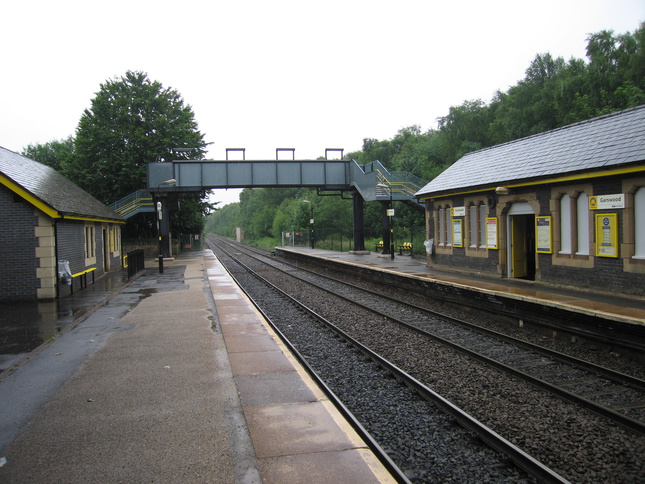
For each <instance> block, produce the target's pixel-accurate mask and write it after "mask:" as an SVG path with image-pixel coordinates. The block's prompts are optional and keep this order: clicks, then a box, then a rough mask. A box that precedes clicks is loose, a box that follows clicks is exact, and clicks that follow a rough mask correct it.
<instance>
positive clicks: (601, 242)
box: [596, 213, 618, 257]
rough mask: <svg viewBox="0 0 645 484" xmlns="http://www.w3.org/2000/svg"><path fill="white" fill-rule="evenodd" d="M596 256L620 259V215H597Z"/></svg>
mask: <svg viewBox="0 0 645 484" xmlns="http://www.w3.org/2000/svg"><path fill="white" fill-rule="evenodd" d="M596 256H598V257H618V214H616V213H597V214H596Z"/></svg>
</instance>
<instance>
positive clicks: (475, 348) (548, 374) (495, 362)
mask: <svg viewBox="0 0 645 484" xmlns="http://www.w3.org/2000/svg"><path fill="white" fill-rule="evenodd" d="M233 250H235V251H236V252H238V253H240V255H241V252H249V251H248V249H246V248H242V247H239V246H236V248H234V249H233ZM246 257H251V255H249V254H247V255H246ZM253 257H258V256H257V255H253ZM260 257H261V258H263V259H264V261H263V262H262V264H265V263H270V266H266V265H263V266H257V267H254V270H256V271H261V272H262V275H263V277H266V278H267V279H269V280H273V281H274V282H277V281H279V280H280V279H283V278H285V277H287V276H285V275H284V274H286V273H288V277H296V278H297V279H298V281H299V282H297V283H295V286H294V285H293V284H294V283H291V286H290V285H289V284H286V283H284V282H280V284H281V285H285V287H289V288H290V289H287V291H288V292H289V293H290V294H291V293H297V292H299V289H302V288H304V286H305V283H306V284H313V285H315V287H316V291H321V290H325V291H326V295H325V296H320V293H319V292H318V295H317V296H311V295H310V296H309V298H310V299H313V300H318V304H319V310H320V312H322V313H325V312H329V311H328V310H329V309H330V308H329V307H328V306H331V304H330V303H329V301H330V300H331V299H332V298H341V297H342V299H343V300H344V301H345V303H346V304H348V303H351V304H359V305H361V306H362V309H360V310H354V311H357V312H355V317H354V318H353V319H355V320H358V321H360V322H361V324H360V325H361V326H364V327H366V328H367V329H362V330H360V329H356V328H355V327H354V326H356V324H355V322H352V321H349V322H346V323H343V324H345V325H346V328H351V330H350V331H351V332H352V333H354V334H357V335H360V337H359V338H358V339H361V341H363V340H364V338H365V337H367V335H366V334H365V333H370V332H372V333H373V332H374V331H375V329H374V328H375V327H378V331H379V332H386V333H387V334H390V335H391V336H390V340H389V344H387V343H386V344H385V345H384V346H383V347H382V348H379V350H378V352H379V353H381V354H382V355H387V356H386V357H387V358H388V359H393V360H394V361H395V362H396V361H397V358H402V357H399V356H397V353H400V351H401V350H400V349H397V348H398V345H399V344H400V345H401V346H402V347H406V348H407V350H406V351H408V355H407V356H406V357H405V358H402V359H403V360H405V359H407V360H412V361H414V356H413V355H415V354H416V355H417V356H416V358H417V359H423V353H422V351H423V347H424V346H428V345H429V343H427V342H425V343H424V342H423V341H424V340H426V339H429V338H431V339H432V341H433V342H434V343H435V344H440V345H441V346H442V347H444V348H445V347H446V346H449V347H451V348H452V349H453V350H457V351H459V352H460V353H462V354H467V355H468V358H469V359H472V358H475V359H477V360H479V361H480V362H482V363H485V365H486V366H489V367H490V366H493V367H495V368H497V369H498V370H500V369H503V371H505V372H506V373H508V372H510V373H511V374H512V375H513V378H522V379H523V380H527V381H531V382H532V383H531V384H532V385H534V386H539V387H542V388H543V389H548V390H549V391H554V390H552V389H551V387H552V384H551V383H548V384H547V383H546V380H547V379H551V380H555V381H566V382H568V384H567V385H565V386H566V388H565V389H564V390H563V389H562V388H560V389H558V390H557V392H556V393H558V395H559V398H565V399H567V400H568V401H575V402H576V412H577V411H578V410H579V409H578V408H577V406H578V405H583V406H584V407H585V408H589V409H593V411H594V412H597V413H599V414H601V415H603V418H611V419H613V421H615V422H618V423H619V424H620V425H621V426H623V427H628V428H630V429H631V431H632V432H633V431H635V432H640V431H641V427H639V426H642V422H640V421H639V420H638V419H637V418H636V419H634V418H632V417H633V414H634V413H636V414H637V415H640V414H638V407H639V406H638V401H639V400H638V399H639V395H640V394H639V393H638V392H641V391H642V386H645V385H641V383H642V382H640V381H638V379H631V377H628V376H627V375H622V374H617V373H616V372H606V371H604V370H603V369H601V368H598V367H594V366H588V365H584V364H583V363H582V362H575V361H574V360H571V359H570V358H568V357H566V355H559V354H555V353H554V352H549V351H545V350H544V349H543V348H536V347H531V346H527V344H526V343H524V342H518V341H514V340H512V339H509V338H507V337H505V336H503V335H498V334H494V333H493V332H488V331H485V330H483V329H482V328H477V327H472V325H470V324H468V323H467V322H464V321H459V320H455V319H454V318H446V316H445V315H437V314H432V313H429V312H428V311H427V310H425V309H423V308H419V307H416V306H413V305H410V304H404V303H403V302H401V301H398V300H396V301H393V300H391V299H390V300H387V299H386V300H384V299H383V295H382V294H378V293H377V292H374V291H366V290H365V288H358V287H356V286H351V285H348V284H347V283H346V282H341V281H337V280H332V278H328V277H327V278H325V279H322V278H321V277H320V275H313V274H311V273H309V272H307V271H304V270H303V269H302V267H295V266H289V265H285V264H284V263H276V262H275V261H272V260H270V259H271V258H270V257H267V256H266V255H264V256H260ZM253 264H259V263H255V262H253ZM298 286H300V287H298ZM294 287H295V288H296V289H294ZM308 290H309V289H308ZM311 290H313V289H311ZM321 301H324V302H322V303H321ZM384 301H385V302H384ZM308 304H309V303H308ZM314 306H315V304H314ZM365 307H367V308H368V309H365ZM332 312H333V311H332ZM367 313H371V315H368V314H367ZM356 315H357V316H356ZM339 319H342V318H339ZM349 319H350V320H351V319H352V318H349ZM446 319H448V320H449V321H446ZM369 320H376V321H378V322H377V323H374V324H376V326H375V325H374V324H372V325H370V324H363V323H364V322H366V321H369ZM335 322H336V323H337V322H338V321H335ZM341 326H342V324H341ZM348 332H349V331H348ZM415 339H416V340H417V341H414V340H415ZM411 341H414V343H415V346H416V347H420V348H421V349H419V350H414V349H411V347H410V345H411V344H412V343H410V342H411ZM395 343H396V344H395ZM375 346H378V344H375ZM440 351H441V350H440ZM392 355H393V356H392ZM518 361H522V364H521V365H518V364H517V363H516V364H515V365H513V364H512V363H513V362H518ZM571 365H575V366H571ZM398 366H401V367H402V368H406V366H408V367H409V368H411V371H410V370H409V372H410V373H412V374H414V376H415V377H416V378H418V379H419V380H422V381H423V380H425V381H426V383H428V384H430V385H432V386H435V385H436V384H437V383H441V380H442V377H441V374H440V373H441V371H439V372H437V370H436V368H435V370H434V371H433V370H429V371H428V370H425V369H424V370H419V369H417V368H415V367H416V366H419V365H418V364H415V363H413V362H412V363H401V364H399V365H398ZM425 366H427V365H425ZM547 369H548V370H547ZM463 371H479V370H476V369H474V366H472V364H471V366H470V370H462V372H463ZM601 371H602V372H603V377H602V379H603V383H602V384H600V383H597V382H598V381H599V380H598V377H597V376H596V374H597V373H600V372H601ZM458 373H459V372H458ZM531 374H532V375H531ZM466 379H467V378H466ZM572 382H575V383H572ZM606 382H608V383H606ZM483 385H484V388H486V391H487V392H488V391H489V390H490V389H491V387H492V386H494V383H492V384H491V383H486V382H484V383H483ZM576 385H580V386H585V387H586V388H589V387H592V386H595V388H598V387H600V388H602V389H603V390H600V391H594V392H593V393H594V395H593V396H594V397H597V396H599V395H600V393H602V392H603V391H605V393H606V392H607V391H609V393H612V395H613V394H614V393H615V394H617V395H622V396H623V397H624V396H625V395H628V398H627V399H623V400H622V401H621V402H622V403H619V404H618V405H617V404H616V402H617V400H616V398H613V399H612V407H613V408H602V406H601V407H598V404H597V403H596V402H592V401H591V400H590V398H588V397H589V394H585V395H582V396H581V395H576V394H575V393H574V392H572V391H570V390H571V389H572V388H575V387H576ZM613 388H618V389H619V390H621V391H620V392H615V391H614V390H613ZM469 391H471V392H472V391H473V390H472V389H471V390H469ZM614 397H615V395H614ZM451 398H454V397H451ZM505 398H509V399H510V398H513V397H505ZM533 398H534V399H535V397H533ZM540 398H542V397H540ZM624 402H627V404H625V403H624ZM634 403H635V404H634ZM547 405H548V404H547ZM617 407H618V408H620V409H622V410H623V411H624V410H625V409H629V411H630V412H631V414H632V415H626V414H627V413H629V412H625V413H621V412H619V411H617ZM519 408H520V409H521V410H518V407H517V406H516V407H515V409H514V410H506V412H513V413H514V414H516V415H515V416H517V414H522V412H525V409H526V408H529V407H527V405H526V404H521V405H520V406H519ZM634 410H636V412H634ZM477 413H478V414H479V416H480V417H482V416H483V420H484V421H485V422H486V423H487V424H489V422H492V421H495V420H496V418H491V417H489V416H488V415H487V413H486V412H485V411H482V409H481V408H477V409H476V411H475V414H477ZM538 413H539V414H540V415H542V412H538ZM536 418H537V417H536ZM581 418H583V419H586V418H587V417H581ZM538 425H539V424H538ZM574 426H575V423H574ZM582 427H585V426H584V425H583V426H582ZM528 432H530V430H529V431H528ZM511 435H514V434H513V433H511ZM564 435H566V434H564ZM571 438H572V439H573V438H574V437H571ZM630 438H631V439H633V440H635V442H636V444H635V447H634V449H635V451H636V452H638V450H637V449H642V445H643V443H642V435H641V436H640V437H639V436H638V435H636V436H633V435H632V436H631V437H630ZM515 440H516V441H517V442H520V443H521V442H524V443H525V442H526V441H527V439H526V435H525V436H524V437H523V438H516V439H515ZM529 440H531V439H529ZM583 440H584V439H583ZM537 447H539V446H537ZM527 450H531V446H529V447H528V448H527ZM531 453H532V452H531ZM558 461H559V460H558V459H555V460H554V462H558ZM557 465H560V466H562V465H563V464H562V463H558V464H557ZM629 465H630V466H633V463H630V464H629ZM595 467H598V465H597V464H596V466H595ZM601 467H602V465H601ZM556 468H557V467H556ZM606 468H607V469H611V466H606ZM558 470H559V469H558ZM583 472H584V469H578V470H576V471H573V472H571V475H572V476H574V477H576V475H577V474H581V473H583ZM593 472H596V471H593ZM599 472H600V474H602V473H603V470H602V468H601V469H600V470H599ZM610 472H611V471H609V472H608V473H610ZM563 475H565V476H567V473H566V472H565V473H563ZM567 477H568V476H567ZM574 480H575V479H574ZM606 482H611V480H609V481H606ZM616 482H626V481H623V480H620V481H616ZM627 482H628V481H627ZM635 482H636V481H635Z"/></svg>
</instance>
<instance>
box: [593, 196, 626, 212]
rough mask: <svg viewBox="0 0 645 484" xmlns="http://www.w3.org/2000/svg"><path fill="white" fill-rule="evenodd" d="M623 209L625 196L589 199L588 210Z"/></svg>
mask: <svg viewBox="0 0 645 484" xmlns="http://www.w3.org/2000/svg"><path fill="white" fill-rule="evenodd" d="M614 208H625V194H624V193H615V194H613V195H593V196H591V197H589V210H606V209H614Z"/></svg>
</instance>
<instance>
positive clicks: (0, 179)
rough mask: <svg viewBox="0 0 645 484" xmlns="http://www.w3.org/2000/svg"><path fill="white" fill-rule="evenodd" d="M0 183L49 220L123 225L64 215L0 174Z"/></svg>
mask: <svg viewBox="0 0 645 484" xmlns="http://www.w3.org/2000/svg"><path fill="white" fill-rule="evenodd" d="M0 183H2V184H3V185H4V186H6V187H7V188H8V189H9V190H11V191H12V192H14V193H15V194H16V195H18V196H20V197H22V198H24V199H25V200H26V201H27V202H29V203H31V204H32V205H33V206H34V207H36V208H37V209H38V210H40V211H41V212H43V213H44V214H45V215H47V216H49V217H51V218H64V219H66V220H81V221H83V222H101V223H111V224H125V221H123V220H111V219H106V218H96V217H80V216H76V215H65V214H63V213H60V212H59V211H58V210H56V209H54V208H52V207H51V206H50V205H47V204H46V203H45V202H43V201H41V200H40V199H38V198H36V197H35V196H33V195H32V194H31V193H30V192H28V191H27V190H25V189H24V188H22V187H21V186H20V185H18V184H16V183H14V182H13V181H11V180H10V179H9V178H7V177H6V176H4V175H2V174H0Z"/></svg>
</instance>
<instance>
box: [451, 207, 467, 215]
mask: <svg viewBox="0 0 645 484" xmlns="http://www.w3.org/2000/svg"><path fill="white" fill-rule="evenodd" d="M452 216H453V217H465V216H466V207H453V208H452Z"/></svg>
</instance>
